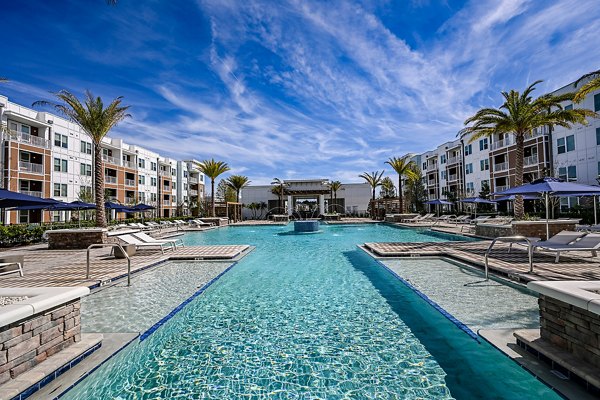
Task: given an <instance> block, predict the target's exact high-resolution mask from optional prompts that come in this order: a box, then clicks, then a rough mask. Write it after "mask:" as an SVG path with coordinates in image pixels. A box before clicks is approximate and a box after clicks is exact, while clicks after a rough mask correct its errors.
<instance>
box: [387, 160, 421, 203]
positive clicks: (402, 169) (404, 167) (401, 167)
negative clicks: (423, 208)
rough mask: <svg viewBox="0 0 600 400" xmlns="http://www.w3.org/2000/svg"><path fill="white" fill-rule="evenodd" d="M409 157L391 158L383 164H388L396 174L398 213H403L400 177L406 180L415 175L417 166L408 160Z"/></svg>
mask: <svg viewBox="0 0 600 400" xmlns="http://www.w3.org/2000/svg"><path fill="white" fill-rule="evenodd" d="M410 158H411V155H405V156H404V157H401V158H398V157H392V158H390V159H389V160H387V161H386V162H385V163H386V164H389V165H390V166H391V167H392V168H393V169H394V171H396V173H397V174H398V202H399V203H400V204H399V207H400V213H402V212H403V211H404V207H403V201H402V200H403V197H402V196H403V193H402V176H405V177H407V178H410V177H412V176H413V175H414V174H415V169H416V167H417V164H415V162H414V161H411V160H410Z"/></svg>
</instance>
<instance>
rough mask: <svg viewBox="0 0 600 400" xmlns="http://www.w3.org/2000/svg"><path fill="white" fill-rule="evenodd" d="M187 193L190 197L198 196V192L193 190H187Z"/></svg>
mask: <svg viewBox="0 0 600 400" xmlns="http://www.w3.org/2000/svg"><path fill="white" fill-rule="evenodd" d="M188 193H189V194H190V196H198V191H197V190H194V189H189V190H188Z"/></svg>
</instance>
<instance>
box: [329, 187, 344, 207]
mask: <svg viewBox="0 0 600 400" xmlns="http://www.w3.org/2000/svg"><path fill="white" fill-rule="evenodd" d="M329 188H330V189H331V191H332V192H333V198H334V199H335V201H334V205H336V206H337V192H338V190H340V189H342V182H340V181H333V182H331V183H330V184H329ZM333 212H336V210H335V209H334V210H333Z"/></svg>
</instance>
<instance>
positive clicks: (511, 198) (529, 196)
mask: <svg viewBox="0 0 600 400" xmlns="http://www.w3.org/2000/svg"><path fill="white" fill-rule="evenodd" d="M521 197H523V200H539V199H540V196H536V195H533V194H524V195H522V196H521ZM516 198H517V195H516V194H512V195H510V196H502V197H498V198H496V199H494V202H496V203H499V202H501V201H515V199H516Z"/></svg>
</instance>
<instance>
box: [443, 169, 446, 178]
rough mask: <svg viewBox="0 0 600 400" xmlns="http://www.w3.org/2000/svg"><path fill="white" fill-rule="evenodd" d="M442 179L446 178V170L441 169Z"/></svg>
mask: <svg viewBox="0 0 600 400" xmlns="http://www.w3.org/2000/svg"><path fill="white" fill-rule="evenodd" d="M442 179H446V171H442Z"/></svg>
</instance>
